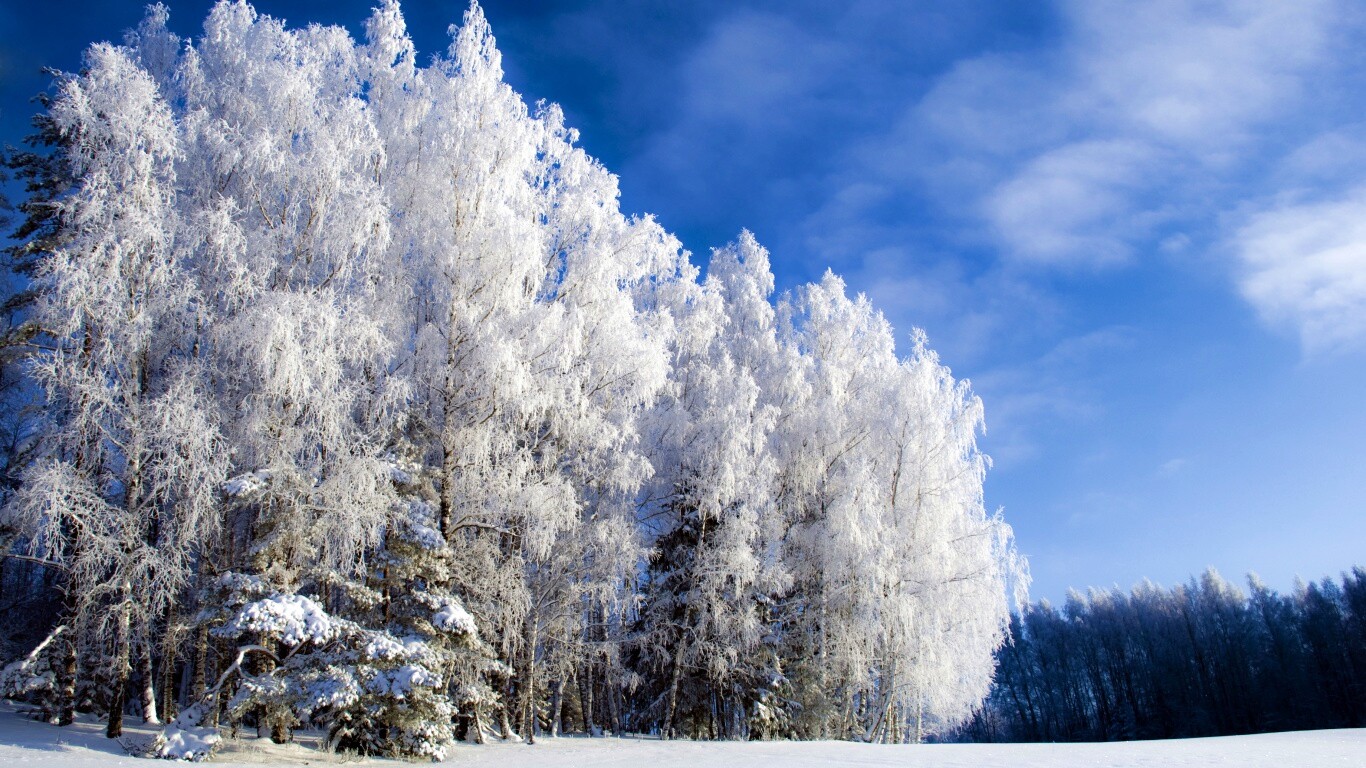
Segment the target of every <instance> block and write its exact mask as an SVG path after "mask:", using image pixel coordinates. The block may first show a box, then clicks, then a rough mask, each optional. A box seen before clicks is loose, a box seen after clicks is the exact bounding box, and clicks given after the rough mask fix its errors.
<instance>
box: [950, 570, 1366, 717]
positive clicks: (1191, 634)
mask: <svg viewBox="0 0 1366 768" xmlns="http://www.w3.org/2000/svg"><path fill="white" fill-rule="evenodd" d="M1248 582H1249V587H1250V594H1246V595H1245V594H1244V593H1243V592H1242V591H1241V590H1240V589H1238V588H1237V587H1236V586H1235V585H1233V584H1230V583H1229V582H1228V581H1225V580H1224V579H1223V578H1222V577H1221V576H1220V575H1219V574H1218V573H1216V572H1215V571H1213V570H1209V571H1206V572H1205V573H1204V575H1202V576H1201V577H1200V578H1199V579H1198V580H1196V579H1192V580H1191V581H1190V582H1189V583H1188V584H1184V585H1181V586H1177V587H1174V588H1172V589H1163V588H1161V587H1158V586H1156V585H1154V584H1152V583H1149V582H1145V583H1143V584H1140V585H1139V586H1137V587H1135V588H1134V589H1133V590H1132V591H1131V592H1129V593H1127V594H1126V593H1124V592H1122V591H1120V590H1118V589H1115V590H1091V591H1090V592H1088V593H1087V594H1085V595H1082V594H1080V593H1078V592H1075V591H1074V592H1072V593H1071V594H1070V595H1069V596H1068V599H1067V604H1066V605H1065V606H1063V607H1062V608H1061V609H1059V608H1055V607H1054V606H1052V605H1049V604H1048V602H1047V601H1041V602H1039V603H1036V604H1033V605H1030V606H1028V607H1027V608H1026V610H1025V611H1024V612H1023V613H1022V614H1018V615H1016V616H1015V617H1014V618H1013V619H1012V621H1011V625H1010V642H1009V643H1008V644H1007V645H1005V646H1004V647H1003V648H1001V650H1000V651H999V652H998V653H997V659H998V665H999V666H998V668H997V672H996V683H995V687H994V688H993V691H992V693H991V695H990V696H989V697H988V699H987V701H986V703H985V704H984V705H983V708H982V709H981V710H980V711H979V712H978V713H977V715H976V716H975V717H974V718H973V719H972V720H971V721H970V722H969V723H968V724H967V725H966V726H964V728H963V729H962V730H960V731H959V733H958V734H957V735H958V738H960V739H963V740H967V741H1114V740H1123V739H1167V738H1181V737H1191V736H1224V735H1235V734H1246V733H1262V732H1267V731H1285V730H1302V729H1312V728H1350V727H1361V726H1363V725H1366V570H1363V569H1362V568H1360V567H1356V568H1353V569H1352V572H1351V573H1349V574H1343V576H1342V579H1341V581H1340V582H1335V581H1333V580H1331V579H1324V580H1323V581H1321V582H1319V583H1317V584H1312V583H1311V584H1307V585H1304V584H1301V585H1299V586H1297V587H1296V588H1295V590H1294V591H1293V592H1292V593H1291V594H1288V595H1281V594H1278V593H1277V592H1275V591H1274V590H1272V589H1270V588H1268V587H1267V586H1266V585H1265V584H1263V583H1262V582H1261V581H1260V580H1258V578H1257V577H1256V576H1250V577H1249V579H1248Z"/></svg>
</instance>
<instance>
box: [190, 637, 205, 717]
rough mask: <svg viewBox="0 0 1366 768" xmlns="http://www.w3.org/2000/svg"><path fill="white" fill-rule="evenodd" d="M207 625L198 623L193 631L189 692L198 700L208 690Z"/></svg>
mask: <svg viewBox="0 0 1366 768" xmlns="http://www.w3.org/2000/svg"><path fill="white" fill-rule="evenodd" d="M208 676H209V627H208V625H206V624H200V625H199V627H198V628H197V629H195V632H194V671H193V672H192V673H191V678H193V679H192V681H191V683H190V693H191V695H192V696H193V697H194V700H195V701H199V700H200V699H202V698H203V697H204V694H205V693H207V692H208V690H209V687H208V686H209V683H208Z"/></svg>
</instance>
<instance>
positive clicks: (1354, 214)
mask: <svg viewBox="0 0 1366 768" xmlns="http://www.w3.org/2000/svg"><path fill="white" fill-rule="evenodd" d="M1234 242H1235V247H1236V249H1237V255H1238V258H1239V260H1240V262H1241V265H1242V268H1243V274H1242V276H1241V280H1240V287H1241V289H1242V293H1243V296H1244V297H1246V298H1247V300H1248V301H1249V302H1251V303H1252V304H1253V306H1255V307H1256V308H1257V310H1258V311H1259V312H1260V313H1261V314H1262V316H1263V317H1264V318H1265V319H1266V320H1267V321H1268V322H1271V323H1273V324H1275V325H1278V326H1288V327H1290V328H1293V329H1295V330H1297V331H1298V332H1299V335H1300V340H1301V343H1302V344H1303V345H1304V347H1305V348H1306V349H1307V350H1308V351H1310V352H1324V351H1330V350H1333V349H1336V348H1341V347H1344V346H1348V345H1351V344H1354V343H1356V342H1359V341H1360V340H1361V339H1362V338H1366V186H1363V187H1358V188H1356V189H1354V190H1352V191H1351V192H1350V193H1348V194H1346V195H1344V196H1343V197H1340V198H1338V199H1334V200H1328V201H1321V202H1307V203H1287V204H1284V205H1280V206H1277V207H1273V208H1271V209H1268V210H1264V211H1262V212H1260V213H1257V214H1254V215H1253V216H1251V217H1250V218H1249V219H1248V220H1247V222H1246V223H1245V224H1244V225H1243V226H1242V227H1241V228H1240V229H1239V230H1238V232H1237V234H1236V236H1235V238H1234Z"/></svg>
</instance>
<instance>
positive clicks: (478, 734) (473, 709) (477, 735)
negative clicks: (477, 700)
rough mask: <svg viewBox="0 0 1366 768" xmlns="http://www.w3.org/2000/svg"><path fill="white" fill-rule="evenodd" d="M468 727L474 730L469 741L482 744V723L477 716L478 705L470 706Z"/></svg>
mask: <svg viewBox="0 0 1366 768" xmlns="http://www.w3.org/2000/svg"><path fill="white" fill-rule="evenodd" d="M470 727H471V728H473V729H474V737H473V738H472V739H470V741H473V742H474V743H475V744H483V743H484V722H483V719H482V718H481V717H480V716H479V705H478V704H471V705H470Z"/></svg>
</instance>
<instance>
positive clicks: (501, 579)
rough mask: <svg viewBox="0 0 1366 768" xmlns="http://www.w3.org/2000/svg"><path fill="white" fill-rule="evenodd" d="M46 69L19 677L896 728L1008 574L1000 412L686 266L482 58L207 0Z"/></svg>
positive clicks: (55, 691)
mask: <svg viewBox="0 0 1366 768" xmlns="http://www.w3.org/2000/svg"><path fill="white" fill-rule="evenodd" d="M167 22H168V12H167V10H166V8H165V7H163V6H161V5H155V6H152V7H151V8H150V9H149V11H148V14H147V17H146V19H145V20H144V22H143V23H142V24H141V26H139V27H138V28H137V29H136V30H134V31H132V32H130V33H129V34H128V36H127V38H126V40H125V43H124V45H121V46H115V45H109V44H98V45H94V46H92V47H91V48H90V49H89V51H88V52H87V55H86V60H85V68H84V69H83V70H82V71H81V72H80V73H78V74H73V75H63V76H61V77H60V79H59V81H58V84H57V93H56V95H55V96H54V97H52V98H51V99H50V100H49V101H48V102H47V110H46V112H45V113H44V114H43V115H40V116H39V117H38V119H37V122H36V124H37V127H38V129H39V132H38V135H37V136H36V137H35V141H34V149H33V150H31V151H28V152H25V153H16V154H14V155H13V156H11V158H10V165H11V167H12V168H14V169H16V172H17V174H18V176H19V177H20V178H22V179H23V180H24V181H25V182H26V184H27V186H28V199H26V200H25V201H23V202H22V204H21V206H20V213H21V217H20V218H21V219H22V220H21V221H20V224H19V229H18V232H17V235H16V236H17V237H18V239H19V244H18V245H17V246H16V247H14V248H13V249H11V257H12V267H13V269H14V270H15V273H16V283H15V285H16V290H15V291H13V292H12V297H11V301H10V302H9V304H7V305H6V306H7V308H8V309H9V311H10V318H11V321H12V322H11V323H10V325H9V331H8V333H7V336H6V346H5V350H6V356H5V358H4V363H5V365H6V367H5V369H4V372H5V380H4V381H5V383H6V385H7V388H6V390H5V404H6V408H5V411H4V419H3V422H4V437H5V440H4V448H5V451H4V457H3V458H4V462H5V464H4V478H5V483H4V486H3V507H0V509H3V513H2V515H3V516H2V518H0V525H2V526H3V528H2V530H3V535H4V539H3V542H2V543H3V545H4V548H5V551H6V553H7V556H6V558H5V559H4V561H3V563H4V565H3V569H4V570H3V572H0V589H3V593H2V594H0V599H2V600H3V602H4V605H5V607H6V610H7V615H11V616H15V615H17V616H22V617H24V620H23V621H15V622H7V623H6V628H5V630H4V633H5V636H4V637H3V638H0V640H2V641H3V643H4V646H3V652H4V654H5V657H6V658H7V659H12V660H13V662H12V663H11V664H10V665H9V666H8V667H7V668H6V670H5V672H4V674H3V675H2V676H0V687H3V694H4V695H7V696H18V697H23V698H25V699H27V700H28V701H30V702H31V703H33V704H34V705H36V706H37V707H38V709H39V710H40V711H41V712H42V714H43V716H44V717H46V718H49V719H51V720H52V721H54V722H57V723H69V722H71V720H72V718H73V716H74V713H75V712H77V711H83V712H93V713H97V714H99V715H102V716H104V717H106V718H107V720H108V733H109V735H110V736H118V735H119V734H120V733H121V730H122V723H123V718H124V717H125V716H128V715H136V716H139V717H141V718H142V719H143V720H145V721H147V722H158V721H170V720H171V719H172V718H174V720H173V721H172V722H171V723H170V725H168V727H167V729H166V733H165V734H164V737H163V738H162V740H161V741H160V742H159V745H155V748H156V749H159V750H160V751H161V752H162V753H163V754H181V755H195V756H202V754H204V753H205V752H206V751H209V750H211V749H212V745H213V741H214V735H213V733H214V728H215V727H217V726H220V725H223V726H226V725H232V726H233V727H252V726H254V727H256V728H257V729H259V731H260V732H261V733H262V735H267V734H268V735H270V736H271V737H272V738H274V739H276V740H287V739H289V738H290V734H291V732H292V730H293V729H295V728H298V727H314V728H321V729H323V730H324V731H325V732H326V733H327V735H328V737H329V739H330V740H331V743H332V744H333V745H334V746H336V747H340V748H350V749H357V750H360V751H364V752H369V753H379V754H391V755H400V756H439V755H440V754H441V753H442V751H443V750H444V748H445V746H446V744H448V743H449V742H450V741H451V740H452V739H454V738H468V739H472V740H476V741H478V740H481V739H483V738H487V737H490V736H498V737H502V738H521V739H524V740H526V741H528V742H530V741H533V740H534V739H535V738H536V737H537V736H538V735H539V734H542V733H549V734H555V733H558V732H561V731H568V730H575V731H583V732H589V733H600V732H602V731H604V730H608V731H614V732H621V731H623V730H626V729H633V730H639V731H650V732H658V733H660V734H662V735H664V736H665V737H672V736H676V735H684V736H690V737H703V738H745V737H749V738H770V737H798V738H814V737H834V738H861V739H868V740H879V741H905V740H917V739H920V738H921V737H922V736H924V735H926V734H931V733H935V732H940V731H943V730H944V729H946V728H949V727H951V726H953V725H955V724H957V723H959V722H961V721H963V720H964V719H965V718H967V717H968V716H969V715H970V714H971V712H972V711H973V709H974V708H975V707H976V706H977V704H978V703H979V702H980V701H981V699H982V697H983V696H985V695H986V693H987V690H988V687H989V685H990V682H991V678H992V670H993V666H994V661H993V657H992V653H993V651H994V650H995V649H996V648H997V647H999V645H1000V644H1001V641H1002V640H1003V638H1004V637H1005V631H1006V629H1007V624H1008V616H1009V614H1008V607H1007V589H1008V587H1010V586H1012V585H1013V586H1021V585H1023V584H1024V582H1025V581H1026V580H1027V576H1026V575H1025V573H1024V568H1023V564H1022V562H1021V561H1020V560H1019V559H1018V558H1017V557H1016V556H1015V554H1014V551H1013V548H1012V546H1011V534H1010V528H1009V526H1008V525H1006V524H1005V522H1004V521H1002V520H1001V519H1000V517H999V516H994V515H990V514H987V513H986V511H985V510H984V508H983V503H982V480H983V474H984V472H985V471H986V468H987V463H988V462H987V459H986V457H985V456H983V455H982V454H981V453H980V452H979V451H978V449H977V446H976V435H977V434H978V432H979V430H980V429H981V427H982V406H981V403H980V401H979V400H978V399H977V398H976V397H975V396H974V395H973V394H972V392H971V391H970V389H969V388H968V385H967V383H966V382H963V381H956V380H955V379H954V378H953V377H952V375H951V374H950V372H949V370H948V369H947V368H946V367H944V366H943V365H942V364H940V362H939V360H938V359H937V357H936V356H935V354H934V353H933V352H932V351H931V350H930V349H929V348H928V346H927V345H926V342H925V339H924V337H923V336H922V335H916V336H915V337H914V338H913V339H912V344H911V346H910V351H909V354H907V355H906V356H905V357H901V358H898V356H897V355H896V352H895V348H894V344H893V336H892V331H891V328H890V327H889V326H888V324H887V322H886V321H885V320H884V319H883V317H882V316H881V314H879V313H878V312H877V311H876V310H875V309H874V308H873V307H872V306H871V305H870V304H869V302H868V301H867V300H866V299H865V298H864V297H862V296H857V297H850V296H849V295H848V292H847V291H846V289H845V285H844V283H843V282H842V281H841V280H840V279H839V278H838V277H836V276H835V275H833V274H827V275H826V276H825V277H824V278H823V279H822V280H821V281H820V282H818V283H815V284H812V285H808V286H804V287H801V288H799V289H797V290H796V291H794V292H791V293H789V294H785V295H783V296H781V297H777V298H776V299H775V297H774V280H773V275H772V272H771V270H770V267H769V257H768V253H767V252H766V251H765V250H764V248H763V247H761V246H760V245H759V244H758V242H756V241H755V239H754V237H753V236H752V235H750V234H748V233H742V234H741V235H740V237H739V238H738V239H737V241H736V242H735V243H733V244H731V245H729V246H726V247H725V248H722V249H719V250H717V251H715V252H714V253H713V255H712V258H711V260H710V264H709V266H708V269H707V271H706V275H705V277H703V276H702V273H701V270H700V269H699V267H697V266H695V265H694V264H693V263H692V261H691V259H690V256H689V254H688V253H687V252H686V251H683V250H682V248H681V246H680V245H679V243H678V241H677V240H676V239H675V238H674V237H673V236H671V235H670V234H668V233H667V232H665V231H664V230H663V229H662V228H661V227H660V226H659V225H658V224H656V223H655V222H654V221H653V220H652V219H650V218H648V217H643V218H642V217H631V216H626V215H623V214H622V213H621V211H620V209H619V205H618V200H617V197H618V194H617V182H616V178H615V177H614V176H612V175H611V174H610V173H609V172H608V171H607V170H606V169H604V168H603V167H602V166H601V165H600V164H598V163H597V162H596V161H594V160H593V159H592V158H590V157H588V156H587V155H586V154H585V153H584V152H583V151H582V150H581V149H580V148H578V147H577V146H576V143H575V142H576V140H577V133H576V131H574V130H573V129H572V128H569V127H567V126H566V125H565V124H564V118H563V114H562V113H561V111H560V110H559V109H558V108H557V107H555V106H553V105H548V106H547V105H538V106H537V107H536V108H535V109H528V107H527V106H526V104H525V103H524V102H523V101H522V100H521V98H520V97H519V96H518V95H517V94H516V93H515V92H513V91H512V89H511V88H510V87H509V86H508V85H506V84H505V83H504V82H503V79H502V68H501V63H500V54H499V52H498V50H497V48H496V46H495V44H494V39H493V36H492V34H491V33H490V30H489V27H488V24H487V22H486V20H485V18H484V15H483V13H482V12H481V10H480V9H479V7H478V6H477V5H472V6H471V8H470V10H469V12H468V13H467V14H466V15H465V19H464V23H463V25H461V26H460V27H458V28H453V31H452V40H451V45H450V48H449V49H448V50H447V51H446V52H445V53H444V54H443V55H439V56H437V57H435V58H434V59H433V60H432V63H431V64H430V65H429V66H427V67H421V66H419V65H418V62H417V52H416V51H415V50H414V48H413V45H412V43H411V41H410V40H409V38H408V36H407V34H406V31H405V27H404V22H403V17H402V15H401V12H400V9H399V6H398V4H397V2H395V1H394V0H388V2H384V3H382V4H381V5H380V6H379V7H378V8H376V9H375V11H374V13H373V15H372V16H371V17H370V19H369V20H368V21H367V22H366V24H365V40H364V41H363V42H360V43H357V42H356V41H353V40H352V38H351V37H350V36H349V35H348V33H347V32H346V31H345V30H342V29H339V28H335V27H319V26H311V27H307V28H303V29H290V28H286V27H285V26H284V25H283V24H282V23H281V22H280V21H278V20H275V19H272V18H270V17H268V16H262V15H258V14H257V13H256V11H255V10H253V9H252V8H251V6H249V5H247V4H246V3H244V2H229V1H228V0H222V1H221V2H219V3H218V4H217V5H216V6H215V7H214V8H213V10H212V11H211V12H210V14H209V16H208V18H207V20H206V21H205V23H204V27H203V32H202V34H201V35H199V36H198V37H195V38H192V39H181V38H179V37H178V36H176V35H175V34H173V33H172V32H171V31H170V30H169V28H168V26H167Z"/></svg>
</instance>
